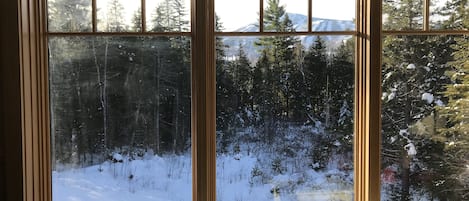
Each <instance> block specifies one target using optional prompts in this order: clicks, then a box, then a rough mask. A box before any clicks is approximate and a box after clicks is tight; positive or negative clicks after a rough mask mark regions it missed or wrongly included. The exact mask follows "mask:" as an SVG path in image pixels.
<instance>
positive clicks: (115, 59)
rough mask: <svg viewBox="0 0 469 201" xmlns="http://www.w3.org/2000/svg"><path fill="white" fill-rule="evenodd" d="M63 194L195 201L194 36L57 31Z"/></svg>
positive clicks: (55, 127)
mask: <svg viewBox="0 0 469 201" xmlns="http://www.w3.org/2000/svg"><path fill="white" fill-rule="evenodd" d="M49 52H50V55H49V80H50V108H51V110H50V112H51V137H52V141H51V145H52V192H53V199H54V200H161V199H163V200H175V201H179V200H186V201H189V200H191V196H192V193H191V192H192V191H191V186H192V184H191V182H192V181H191V180H192V179H191V177H192V176H191V175H192V173H191V169H192V168H191V154H190V147H191V143H190V142H191V135H190V134H191V131H190V128H191V126H190V116H191V104H190V94H191V88H190V55H189V52H190V38H187V37H98V36H92V37H81V36H77V37H74V36H61V37H58V36H57V37H54V36H51V37H49Z"/></svg>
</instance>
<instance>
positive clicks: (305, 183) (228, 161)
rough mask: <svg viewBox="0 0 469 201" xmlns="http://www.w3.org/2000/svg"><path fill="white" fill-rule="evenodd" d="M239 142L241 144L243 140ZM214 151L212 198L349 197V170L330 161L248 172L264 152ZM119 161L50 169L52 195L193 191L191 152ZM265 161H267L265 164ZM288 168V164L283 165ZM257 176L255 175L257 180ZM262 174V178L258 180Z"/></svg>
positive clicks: (181, 197)
mask: <svg viewBox="0 0 469 201" xmlns="http://www.w3.org/2000/svg"><path fill="white" fill-rule="evenodd" d="M242 147H243V146H242ZM241 152H243V154H235V155H229V154H227V155H223V154H222V155H219V156H217V197H218V199H217V200H223V201H238V200H244V201H247V200H256V201H272V200H282V201H307V200H318V201H329V200H351V199H352V197H353V182H352V180H353V174H352V172H351V171H342V170H339V169H337V168H334V167H332V166H330V167H328V168H326V169H325V170H323V171H315V170H313V169H312V168H310V167H306V168H304V169H303V171H302V172H291V171H288V170H287V171H285V173H283V174H276V175H273V176H272V177H270V178H268V177H266V178H262V177H263V176H262V175H261V176H252V171H253V169H254V168H255V167H256V166H257V167H258V168H260V169H259V170H260V172H262V173H266V172H269V171H270V168H265V167H263V166H262V164H263V163H262V162H260V161H262V160H264V159H265V158H267V157H268V156H267V155H259V157H262V158H258V157H255V156H254V155H253V154H251V155H248V154H246V152H245V151H243V150H242V151H241ZM113 157H114V158H116V159H122V160H123V161H124V162H122V163H113V162H110V161H107V162H104V163H102V164H99V165H94V166H90V167H84V168H76V169H68V170H65V171H53V173H52V178H53V179H52V183H53V188H52V189H53V190H52V191H53V200H60V201H98V200H99V201H128V200H135V201H190V200H192V199H191V196H192V184H191V183H192V174H191V167H192V166H191V165H192V164H191V157H190V155H189V154H186V155H182V156H177V155H168V156H155V155H153V156H150V154H145V156H144V157H142V158H140V159H137V160H128V158H127V157H126V156H122V155H121V154H114V155H113ZM266 167H270V164H268V165H267V166H266ZM286 169H288V168H286ZM256 179H257V180H256ZM262 179H265V182H260V181H261V180H262Z"/></svg>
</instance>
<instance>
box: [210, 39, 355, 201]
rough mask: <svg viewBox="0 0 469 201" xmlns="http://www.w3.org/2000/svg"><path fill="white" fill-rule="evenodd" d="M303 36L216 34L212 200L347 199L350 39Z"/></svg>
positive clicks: (349, 186)
mask: <svg viewBox="0 0 469 201" xmlns="http://www.w3.org/2000/svg"><path fill="white" fill-rule="evenodd" d="M310 37H311V38H312V39H311V40H302V38H300V37H298V36H282V37H223V38H219V39H218V41H217V196H218V199H220V200H223V201H236V200H257V201H272V200H297V201H305V200H307V201H317V200H319V201H322V200H323V201H329V200H353V108H354V107H353V104H354V103H353V93H354V61H353V60H354V59H353V55H354V45H353V38H352V37H350V36H342V40H339V41H335V40H334V41H332V40H330V39H332V37H324V36H320V37H317V36H310ZM308 41H312V42H308Z"/></svg>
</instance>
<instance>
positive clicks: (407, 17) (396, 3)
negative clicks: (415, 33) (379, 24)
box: [382, 0, 424, 30]
mask: <svg viewBox="0 0 469 201" xmlns="http://www.w3.org/2000/svg"><path fill="white" fill-rule="evenodd" d="M423 10H424V9H423V0H383V11H382V12H383V29H384V30H418V29H423Z"/></svg>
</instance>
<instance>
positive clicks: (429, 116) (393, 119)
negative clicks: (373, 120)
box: [381, 36, 469, 200]
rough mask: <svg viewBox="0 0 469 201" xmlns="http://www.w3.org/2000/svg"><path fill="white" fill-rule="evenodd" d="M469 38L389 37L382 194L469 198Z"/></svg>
mask: <svg viewBox="0 0 469 201" xmlns="http://www.w3.org/2000/svg"><path fill="white" fill-rule="evenodd" d="M468 39H469V38H468V36H466V37H461V36H389V37H386V38H385V39H384V46H383V48H384V49H383V70H382V92H383V94H382V115H381V116H382V153H381V154H382V174H381V183H382V194H381V196H382V200H469V194H467V192H469V179H468V178H469V160H468V159H469V149H468V145H469V135H468V131H469V127H468V125H469V124H468V122H469V119H468V117H469V105H468V103H469V88H468V87H467V86H469V77H468V74H467V72H468V71H469V69H468V67H469V66H468V65H467V61H468V60H467V59H468V58H469V57H468V55H469V43H468V41H469V40H468Z"/></svg>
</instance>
